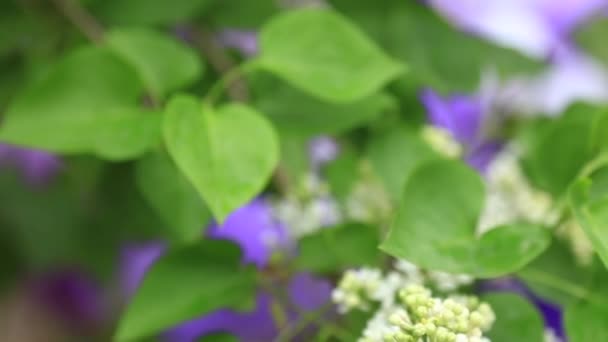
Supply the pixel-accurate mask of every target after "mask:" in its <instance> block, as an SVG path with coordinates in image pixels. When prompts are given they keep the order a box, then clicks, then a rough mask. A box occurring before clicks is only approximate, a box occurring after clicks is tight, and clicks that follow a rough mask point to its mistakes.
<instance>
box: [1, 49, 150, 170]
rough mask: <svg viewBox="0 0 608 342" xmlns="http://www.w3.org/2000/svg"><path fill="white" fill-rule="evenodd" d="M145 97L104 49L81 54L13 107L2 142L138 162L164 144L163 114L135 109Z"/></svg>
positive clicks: (130, 74) (127, 71)
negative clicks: (149, 149)
mask: <svg viewBox="0 0 608 342" xmlns="http://www.w3.org/2000/svg"><path fill="white" fill-rule="evenodd" d="M98 74H103V75H104V77H97V75H98ZM142 92H143V88H142V84H141V82H140V81H139V78H138V77H137V74H136V73H135V71H134V70H133V69H132V68H131V67H130V66H129V65H127V64H125V63H124V62H123V61H122V60H120V59H118V58H117V57H115V56H114V55H113V54H112V53H111V52H109V51H108V50H107V49H106V48H98V47H85V48H81V49H79V50H76V51H75V52H73V53H71V54H69V55H68V56H66V57H65V58H64V59H62V60H61V61H59V62H58V63H57V64H56V65H55V66H54V67H53V68H52V69H51V70H50V71H49V72H48V73H47V75H46V77H44V78H42V79H40V80H39V81H37V82H35V83H34V84H32V85H31V86H30V87H29V88H28V89H27V90H26V91H24V92H23V93H22V94H21V95H20V96H19V97H18V98H17V99H16V100H15V101H14V102H13V103H12V105H11V106H10V107H9V109H8V110H7V113H6V114H5V117H4V121H3V124H2V128H1V129H0V140H1V141H4V142H8V143H12V144H17V145H25V146H28V147H35V148H40V149H45V150H49V151H53V152H58V153H66V154H72V153H95V154H97V155H98V156H100V157H103V158H107V159H110V160H121V159H130V158H134V157H137V156H138V155H140V154H142V153H144V152H145V151H146V150H147V149H148V148H150V147H151V146H153V145H155V144H156V143H158V141H159V139H160V115H159V113H155V112H153V111H148V110H143V109H138V108H137V107H136V104H137V101H138V98H139V96H140V95H141V94H142ZM51 127H52V129H50V128H51Z"/></svg>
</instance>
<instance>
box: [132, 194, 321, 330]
mask: <svg viewBox="0 0 608 342" xmlns="http://www.w3.org/2000/svg"><path fill="white" fill-rule="evenodd" d="M270 210H271V208H270V206H269V205H268V204H267V203H266V202H265V201H264V200H263V199H256V200H253V201H252V202H251V203H249V204H247V205H245V206H244V207H242V208H240V209H238V210H236V211H235V212H233V213H232V214H231V215H230V216H229V217H228V218H227V219H226V221H225V222H224V224H223V225H222V226H221V227H220V226H218V225H212V226H211V227H210V228H209V230H208V231H207V232H208V235H209V237H211V238H223V239H229V240H232V241H234V242H236V243H237V244H239V245H240V246H241V248H242V249H243V262H247V263H254V264H256V266H258V267H259V268H262V267H265V266H266V265H267V264H268V262H269V260H270V257H271V254H272V252H273V251H274V250H276V249H277V248H281V247H284V246H287V244H288V243H289V241H288V240H287V236H286V234H285V231H284V229H283V227H282V226H281V225H279V224H278V223H277V222H275V221H274V219H273V217H272V213H271V211H270ZM163 251H164V245H163V244H162V243H157V242H152V243H147V244H142V245H139V246H138V245H130V246H127V248H126V250H125V251H124V253H123V260H122V266H123V267H122V271H123V273H122V278H123V285H124V289H125V292H126V294H127V295H132V294H133V291H134V290H135V289H136V288H137V286H138V284H139V283H140V282H141V280H142V278H143V276H144V274H145V272H146V271H147V269H148V268H149V267H150V266H152V264H153V263H154V262H155V260H156V259H157V258H158V257H160V256H161V255H162V253H163ZM330 293H331V285H330V284H329V283H328V282H327V281H325V280H323V279H315V278H313V277H312V276H310V275H307V274H298V275H296V276H294V278H293V279H291V282H290V285H289V287H288V294H289V296H290V298H292V300H293V301H294V304H295V305H298V306H301V308H302V309H303V310H314V309H316V308H318V307H320V306H321V305H323V304H324V303H326V302H327V301H328V300H329V298H330ZM271 301H272V299H271V298H270V297H269V295H268V294H266V293H263V292H261V293H259V294H258V296H257V303H256V307H255V309H254V310H253V311H251V312H236V311H233V310H228V309H222V310H217V311H214V312H212V313H210V314H208V315H205V316H203V317H200V318H197V319H193V320H190V321H188V322H184V323H182V324H180V325H178V326H176V327H174V328H172V329H170V330H168V331H167V332H166V333H165V334H163V336H164V337H165V338H166V339H167V340H168V341H172V342H173V341H177V342H182V341H195V340H196V339H197V338H199V337H201V336H204V335H205V334H209V333H215V332H228V333H231V334H234V335H235V336H237V337H239V339H240V340H241V341H244V342H266V341H271V340H272V339H273V338H274V337H275V336H276V334H277V329H278V328H277V327H276V324H275V322H274V317H273V313H272V308H271ZM302 303H306V304H302ZM288 314H290V317H292V316H293V315H294V314H295V313H292V312H288Z"/></svg>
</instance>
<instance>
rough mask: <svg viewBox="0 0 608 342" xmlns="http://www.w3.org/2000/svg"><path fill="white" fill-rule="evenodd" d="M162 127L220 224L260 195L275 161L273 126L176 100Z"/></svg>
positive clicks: (245, 110)
mask: <svg viewBox="0 0 608 342" xmlns="http://www.w3.org/2000/svg"><path fill="white" fill-rule="evenodd" d="M163 127H164V136H165V142H166V144H167V148H168V150H169V153H170V154H171V156H172V157H173V159H174V160H175V162H176V164H177V166H178V167H179V168H180V169H181V170H182V172H183V173H184V174H185V175H186V177H187V178H188V179H189V180H190V181H191V182H192V184H193V185H194V186H195V187H196V189H197V190H198V191H199V193H200V194H201V196H202V197H203V199H205V202H206V203H207V205H208V206H209V208H210V209H211V212H212V213H213V216H214V217H215V218H216V219H217V220H218V221H220V222H222V221H223V220H224V219H225V218H226V216H228V214H230V213H231V212H232V211H233V210H235V209H237V208H239V207H240V206H242V205H244V204H245V203H247V202H249V201H250V200H251V199H252V198H253V197H254V196H255V195H257V194H258V193H259V192H260V191H261V190H262V188H263V187H264V185H266V183H267V181H268V179H269V178H270V176H271V174H272V172H273V170H274V168H275V166H276V164H277V161H278V158H279V143H278V139H277V136H276V133H275V132H274V130H273V128H272V126H271V125H270V124H269V123H268V122H267V121H266V120H265V119H264V118H263V117H262V116H261V115H260V114H258V113H257V112H256V111H255V110H253V109H251V108H249V107H247V106H245V105H240V104H230V105H225V106H222V107H220V108H218V109H214V108H211V107H209V106H207V107H203V105H202V104H201V103H200V102H199V101H197V100H196V99H195V98H193V97H189V96H177V97H175V98H173V99H172V100H171V101H170V103H169V104H168V106H167V114H166V119H165V122H164V124H163Z"/></svg>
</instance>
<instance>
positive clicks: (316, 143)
mask: <svg viewBox="0 0 608 342" xmlns="http://www.w3.org/2000/svg"><path fill="white" fill-rule="evenodd" d="M338 153H340V146H338V143H337V142H336V141H335V140H334V139H333V138H331V137H328V136H325V135H322V136H318V137H316V138H313V139H311V140H310V141H309V143H308V155H309V158H310V164H311V167H312V169H313V170H314V171H318V170H319V169H320V168H321V167H322V166H323V165H325V164H327V163H328V162H330V161H332V160H334V159H336V157H337V156H338Z"/></svg>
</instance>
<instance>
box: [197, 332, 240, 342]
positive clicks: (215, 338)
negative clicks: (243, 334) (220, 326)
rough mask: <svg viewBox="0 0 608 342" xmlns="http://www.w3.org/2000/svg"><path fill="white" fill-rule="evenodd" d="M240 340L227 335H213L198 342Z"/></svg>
mask: <svg viewBox="0 0 608 342" xmlns="http://www.w3.org/2000/svg"><path fill="white" fill-rule="evenodd" d="M238 341H239V340H238V339H237V338H236V337H234V336H232V335H230V334H227V333H212V334H208V335H205V336H203V337H201V338H200V339H199V340H197V342H238Z"/></svg>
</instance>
